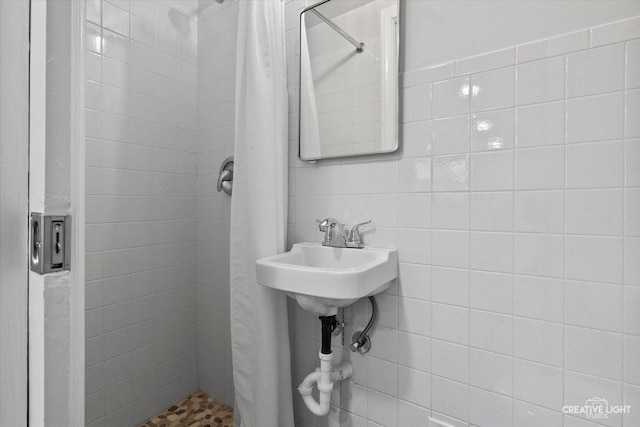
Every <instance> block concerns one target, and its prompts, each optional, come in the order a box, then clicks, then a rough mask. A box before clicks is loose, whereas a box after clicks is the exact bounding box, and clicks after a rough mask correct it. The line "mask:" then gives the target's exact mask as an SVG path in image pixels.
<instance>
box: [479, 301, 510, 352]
mask: <svg viewBox="0 0 640 427" xmlns="http://www.w3.org/2000/svg"><path fill="white" fill-rule="evenodd" d="M470 344H471V346H472V347H476V348H480V349H483V350H487V351H493V352H496V353H501V354H507V355H511V354H513V317H512V316H507V315H504V314H497V313H487V312H484V311H478V310H471V338H470Z"/></svg>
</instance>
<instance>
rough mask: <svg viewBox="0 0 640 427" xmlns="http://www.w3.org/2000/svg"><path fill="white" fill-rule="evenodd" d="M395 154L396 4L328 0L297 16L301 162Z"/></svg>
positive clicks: (382, 0)
mask: <svg viewBox="0 0 640 427" xmlns="http://www.w3.org/2000/svg"><path fill="white" fill-rule="evenodd" d="M397 148H398V1H397V0H327V1H324V2H322V3H319V4H316V5H314V6H312V7H309V8H307V9H305V10H304V11H303V12H302V13H301V15H300V158H301V159H302V160H309V161H311V160H317V159H326V158H331V157H346V156H358V155H363V154H375V153H389V152H392V151H395V150H396V149H397Z"/></svg>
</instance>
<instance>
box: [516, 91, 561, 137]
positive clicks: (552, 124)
mask: <svg viewBox="0 0 640 427" xmlns="http://www.w3.org/2000/svg"><path fill="white" fill-rule="evenodd" d="M564 112H565V104H564V102H551V103H547V104H537V105H531V106H528V107H519V108H517V109H516V145H517V146H518V147H519V148H524V147H538V146H543V145H559V144H564V139H565V116H564V114H565V113H564Z"/></svg>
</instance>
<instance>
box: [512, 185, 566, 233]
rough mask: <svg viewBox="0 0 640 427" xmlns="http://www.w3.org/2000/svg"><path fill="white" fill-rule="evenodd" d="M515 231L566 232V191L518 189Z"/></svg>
mask: <svg viewBox="0 0 640 427" xmlns="http://www.w3.org/2000/svg"><path fill="white" fill-rule="evenodd" d="M515 231H520V232H533V233H563V232H564V191H562V190H560V191H517V192H516V201H515Z"/></svg>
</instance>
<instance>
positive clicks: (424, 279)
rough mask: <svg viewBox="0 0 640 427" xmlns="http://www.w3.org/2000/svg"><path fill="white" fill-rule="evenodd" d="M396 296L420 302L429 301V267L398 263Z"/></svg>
mask: <svg viewBox="0 0 640 427" xmlns="http://www.w3.org/2000/svg"><path fill="white" fill-rule="evenodd" d="M398 295H399V296H401V297H407V298H415V299H421V300H429V299H431V266H428V265H420V264H408V263H404V262H402V263H400V266H399V271H398Z"/></svg>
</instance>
